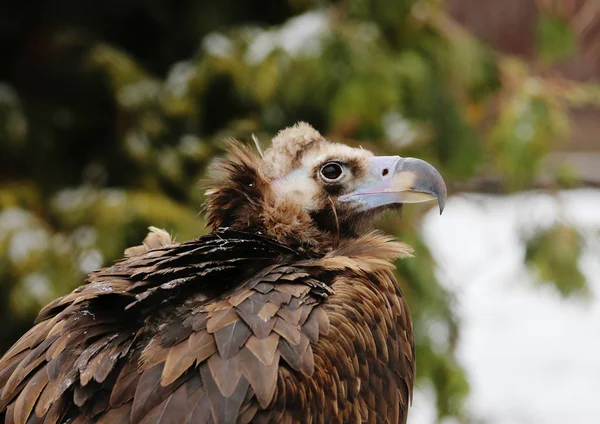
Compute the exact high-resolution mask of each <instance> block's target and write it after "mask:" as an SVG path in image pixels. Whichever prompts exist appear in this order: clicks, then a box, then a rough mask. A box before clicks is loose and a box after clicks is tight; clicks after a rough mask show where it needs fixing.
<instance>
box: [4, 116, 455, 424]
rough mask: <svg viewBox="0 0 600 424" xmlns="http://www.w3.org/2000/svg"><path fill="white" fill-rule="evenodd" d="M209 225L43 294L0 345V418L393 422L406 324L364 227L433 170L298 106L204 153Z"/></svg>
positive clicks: (429, 184) (400, 412) (424, 196)
mask: <svg viewBox="0 0 600 424" xmlns="http://www.w3.org/2000/svg"><path fill="white" fill-rule="evenodd" d="M206 186H207V191H206V196H207V200H206V203H205V205H204V212H205V214H206V222H207V225H208V227H209V228H210V231H209V232H208V233H207V234H206V235H203V236H201V237H199V238H197V239H195V240H192V241H186V242H177V243H175V242H174V241H172V240H171V237H170V236H169V234H168V233H167V232H166V231H164V230H160V229H156V228H153V227H151V228H150V232H149V234H148V236H147V237H146V239H145V240H144V242H143V244H142V245H140V246H136V247H132V248H129V249H127V250H126V251H125V255H124V256H125V257H124V258H123V259H122V260H120V261H118V262H116V263H115V264H114V265H112V266H109V267H107V268H104V269H100V270H98V271H95V272H93V273H92V274H91V275H90V276H89V278H88V280H87V282H86V283H85V284H84V285H82V286H80V287H78V288H77V289H75V290H74V291H73V292H71V293H70V294H67V295H66V296H63V297H61V298H58V299H56V300H55V301H53V302H52V303H50V304H48V305H47V306H46V307H44V308H43V309H42V310H41V311H40V313H39V315H38V317H37V320H36V323H35V325H34V326H33V328H31V329H30V330H29V331H28V332H27V333H25V335H23V336H22V337H21V338H20V339H19V340H18V341H17V342H16V343H15V344H14V345H13V346H12V347H11V348H10V349H9V350H8V351H7V352H6V353H5V354H4V356H3V357H2V359H1V360H0V422H3V423H6V424H25V423H28V424H42V423H43V424H52V423H70V424H75V423H77V424H81V423H99V424H106V423H111V424H126V423H163V424H164V423H169V424H186V423H188V424H199V423H215V424H235V423H250V422H252V423H360V422H368V423H405V422H406V420H407V413H408V408H409V406H410V404H411V399H412V390H413V384H414V382H415V348H414V340H413V328H412V321H411V316H410V312H409V309H408V305H407V302H406V300H405V298H404V297H403V295H402V292H401V291H400V289H399V287H398V285H397V282H396V280H395V278H394V274H393V269H394V265H393V262H394V260H396V259H397V258H403V257H408V256H410V255H411V252H412V250H411V248H410V247H409V246H407V245H405V244H402V243H399V242H396V241H394V240H393V239H392V238H390V237H388V236H385V235H383V234H380V233H378V232H376V231H373V230H372V229H370V226H371V225H372V224H373V219H374V218H375V217H377V216H378V215H381V213H382V212H384V211H386V210H395V211H399V210H400V208H401V207H402V205H403V204H404V203H416V202H424V201H428V200H437V202H438V205H439V209H440V213H441V211H442V210H443V207H444V203H445V200H446V187H445V184H444V181H443V179H442V177H441V176H440V174H439V172H438V171H437V170H436V169H435V168H434V167H433V166H432V165H430V164H429V163H427V162H425V161H423V160H420V159H415V158H405V157H399V156H374V155H373V154H372V153H371V152H369V151H368V150H365V149H363V148H352V147H349V146H347V145H344V144H340V143H336V142H332V141H328V140H326V139H325V138H323V137H322V136H321V135H320V134H319V133H318V132H317V131H316V130H315V129H313V128H312V127H311V126H309V125H308V124H306V123H298V124H296V125H294V126H292V127H290V128H286V129H284V130H282V131H280V132H279V133H278V134H277V135H276V137H275V138H274V139H273V140H272V143H271V146H270V147H269V148H268V149H267V150H265V151H264V153H262V152H261V151H260V148H259V149H254V148H252V149H251V148H249V147H247V146H245V145H243V144H241V143H239V142H235V141H232V142H231V143H230V144H229V145H228V153H227V156H225V157H224V158H222V159H218V160H217V161H216V162H214V163H213V164H212V165H211V168H210V173H209V178H208V180H207V182H206Z"/></svg>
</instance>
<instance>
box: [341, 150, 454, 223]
mask: <svg viewBox="0 0 600 424" xmlns="http://www.w3.org/2000/svg"><path fill="white" fill-rule="evenodd" d="M369 168H370V173H371V177H370V178H369V179H368V182H367V183H366V184H365V185H363V186H362V187H359V188H358V189H356V190H354V191H353V192H351V193H347V194H344V195H342V196H340V197H339V201H341V202H355V203H357V204H359V207H360V210H362V211H367V210H370V209H374V208H377V207H380V206H385V205H390V204H393V203H420V202H427V201H429V200H434V199H436V200H437V201H438V205H439V207H440V214H441V213H442V212H443V211H444V206H445V204H446V196H447V193H446V184H445V183H444V180H443V179H442V176H441V175H440V173H439V172H438V171H437V169H435V168H434V167H433V166H432V165H430V164H429V163H427V162H425V161H424V160H421V159H415V158H401V157H400V156H375V157H373V158H371V162H370V164H369Z"/></svg>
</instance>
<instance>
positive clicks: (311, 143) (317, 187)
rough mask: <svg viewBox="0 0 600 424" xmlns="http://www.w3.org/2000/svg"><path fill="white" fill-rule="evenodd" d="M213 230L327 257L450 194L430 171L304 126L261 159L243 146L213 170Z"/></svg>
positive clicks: (280, 137)
mask: <svg viewBox="0 0 600 424" xmlns="http://www.w3.org/2000/svg"><path fill="white" fill-rule="evenodd" d="M210 175H211V177H210V180H209V182H208V184H207V186H208V190H207V192H206V194H207V196H208V199H207V202H206V206H205V208H206V213H207V222H208V225H209V226H211V227H213V228H216V227H231V228H235V229H243V230H246V231H256V232H260V233H262V234H265V235H267V236H270V237H272V238H275V239H277V240H278V241H280V242H282V243H285V244H287V245H291V246H296V247H298V248H301V249H310V250H313V251H315V250H316V251H322V250H327V249H328V248H330V247H332V246H333V245H334V244H335V243H338V242H339V241H340V240H343V239H345V238H354V237H357V236H358V235H359V234H361V233H362V232H364V230H365V229H366V228H367V226H368V224H369V223H370V222H371V221H372V219H373V218H374V217H376V216H378V215H379V214H381V212H383V211H385V210H390V209H395V210H398V209H400V208H401V207H402V205H403V204H404V203H417V202H425V201H428V200H437V201H438V204H439V209H440V213H441V211H443V209H444V204H445V201H446V186H445V184H444V180H443V179H442V177H441V176H440V174H439V172H438V171H437V170H436V169H435V168H434V167H433V166H431V165H430V164H429V163H427V162H425V161H423V160H420V159H414V158H403V157H399V156H374V155H373V154H372V153H371V152H369V151H368V150H364V149H362V148H352V147H349V146H346V145H344V144H339V143H335V142H331V141H328V140H326V139H324V138H323V137H322V136H321V134H319V132H317V131H316V130H315V129H313V128H312V127H311V126H310V125H308V124H306V123H299V124H297V125H295V126H293V127H290V128H286V129H284V130H282V131H280V132H279V134H277V136H276V137H275V138H274V139H273V142H272V145H271V146H270V147H269V148H268V149H267V150H266V151H265V152H264V155H262V157H261V156H260V155H258V154H257V153H254V152H252V151H251V150H250V149H248V148H246V147H245V146H243V145H241V144H239V143H233V144H232V145H231V149H230V153H229V156H228V157H226V158H224V159H219V160H217V161H216V162H215V163H213V165H212V166H211V173H210Z"/></svg>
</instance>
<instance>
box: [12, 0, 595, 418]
mask: <svg viewBox="0 0 600 424" xmlns="http://www.w3.org/2000/svg"><path fill="white" fill-rule="evenodd" d="M599 18H600V2H599V1H598V0H502V1H498V0H478V1H472V0H471V1H469V0H376V1H371V0H345V1H336V2H328V1H325V0H321V1H319V0H286V1H282V0H279V1H278V0H256V1H253V2H248V1H237V2H236V1H232V0H222V1H217V2H215V1H212V0H210V1H209V0H181V1H177V2H174V1H167V0H144V1H142V0H119V1H115V0H105V1H102V2H94V3H90V2H81V1H69V0H62V1H61V0H56V1H46V2H42V1H31V0H21V1H18V2H17V1H10V0H8V1H5V2H2V4H1V5H0V322H1V324H0V328H1V329H0V354H1V353H2V352H4V351H5V350H6V349H7V348H8V347H9V346H10V345H11V344H12V343H13V342H14V341H15V340H16V338H18V337H19V336H20V335H21V334H22V333H23V332H24V331H25V330H26V329H27V328H28V327H29V326H30V325H31V323H32V320H33V319H34V317H35V315H36V313H37V311H38V310H39V308H40V307H41V306H43V305H44V304H46V303H47V302H48V301H50V300H51V299H53V298H55V297H57V296H60V295H63V294H65V293H67V292H69V291H70V290H72V289H73V288H74V287H76V286H77V285H79V284H81V282H82V281H83V280H84V278H85V276H86V275H87V274H88V273H89V272H90V271H92V270H94V269H96V268H98V267H101V266H105V265H108V264H111V263H112V262H113V261H114V260H116V259H118V258H120V257H122V254H123V250H124V249H125V248H126V247H128V246H132V245H136V244H139V243H140V241H141V240H142V239H143V237H144V236H145V234H146V231H147V230H146V228H147V227H148V226H149V225H155V226H158V227H162V228H165V229H167V230H168V231H169V232H171V233H172V234H173V235H174V236H175V237H176V239H178V240H187V239H189V238H193V237H197V236H199V235H201V234H203V232H205V231H206V230H205V228H204V222H203V218H202V216H200V215H199V214H198V211H199V209H200V205H201V204H202V200H203V192H202V190H201V189H200V187H199V185H198V181H199V180H200V179H201V178H202V177H203V175H204V172H205V168H206V165H207V164H208V163H209V162H210V161H211V159H212V158H213V157H214V156H215V155H219V154H221V153H222V151H223V148H224V144H225V143H224V141H225V140H226V139H228V138H231V137H234V138H238V139H240V140H243V141H249V140H250V136H251V134H256V136H257V137H258V138H259V139H260V140H261V142H262V143H263V145H267V144H268V143H269V139H270V137H272V135H273V134H274V133H275V132H276V131H277V130H279V129H281V128H283V127H285V126H288V125H291V124H293V123H294V122H296V121H298V120H306V121H308V122H309V123H311V124H312V125H313V126H315V127H316V128H317V129H318V130H320V131H321V132H322V133H323V134H324V135H327V136H328V137H329V138H330V139H334V140H340V141H344V142H347V143H351V144H356V145H362V146H365V147H368V148H371V149H373V150H374V151H376V152H379V153H386V154H400V155H403V156H417V157H420V158H423V159H426V160H428V161H430V162H431V163H433V164H434V165H435V166H436V167H438V169H439V170H440V171H441V172H442V174H443V175H444V176H445V178H446V181H447V183H448V186H449V191H450V194H451V198H450V200H449V202H448V205H447V207H446V211H445V213H444V215H443V216H442V217H439V216H438V215H437V211H436V210H433V209H431V206H430V205H424V206H422V205H415V206H412V205H411V207H407V208H405V211H404V216H403V218H402V219H401V220H400V219H399V218H398V217H392V216H390V217H388V218H387V219H385V220H384V221H383V222H382V223H381V227H382V228H383V229H384V230H385V231H388V232H390V233H393V234H395V235H396V236H397V237H399V238H400V239H402V240H405V241H407V242H408V243H410V244H412V245H413V246H414V247H415V248H416V252H417V254H416V257H415V258H413V259H411V260H407V261H403V262H399V263H398V275H399V281H400V284H401V286H402V289H403V290H404V293H405V294H406V296H407V298H408V299H409V303H410V306H411V310H412V313H413V317H414V320H415V331H416V342H417V358H418V365H417V367H418V389H417V394H416V397H415V400H414V403H413V411H412V416H411V417H410V422H411V423H412V424H421V423H433V422H436V421H439V422H444V423H565V422H569V423H595V422H597V416H598V415H599V414H600V402H598V399H597V396H598V381H600V359H598V358H599V357H600V353H599V351H600V338H599V337H598V334H599V333H600V190H598V187H599V186H600V141H599V140H598V138H599V134H600V109H599V106H600V85H598V84H597V83H598V79H599V77H600V19H599Z"/></svg>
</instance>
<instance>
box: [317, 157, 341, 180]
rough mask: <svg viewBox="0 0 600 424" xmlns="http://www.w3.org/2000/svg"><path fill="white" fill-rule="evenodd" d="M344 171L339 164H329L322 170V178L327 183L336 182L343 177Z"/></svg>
mask: <svg viewBox="0 0 600 424" xmlns="http://www.w3.org/2000/svg"><path fill="white" fill-rule="evenodd" d="M343 173H344V170H343V169H342V166H341V165H340V164H339V163H336V162H329V163H326V164H325V165H323V167H322V168H321V176H322V177H323V179H324V180H325V181H326V182H334V181H337V180H339V179H340V178H341V177H342V174H343Z"/></svg>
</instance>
